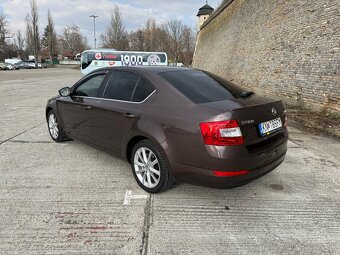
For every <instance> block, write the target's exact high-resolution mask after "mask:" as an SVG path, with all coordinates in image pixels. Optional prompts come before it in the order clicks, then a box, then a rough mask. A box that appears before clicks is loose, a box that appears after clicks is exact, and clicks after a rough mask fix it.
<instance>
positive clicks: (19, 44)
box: [14, 30, 25, 59]
mask: <svg viewBox="0 0 340 255" xmlns="http://www.w3.org/2000/svg"><path fill="white" fill-rule="evenodd" d="M14 45H15V48H16V50H17V52H18V55H19V56H20V58H21V59H23V58H24V47H25V38H24V36H23V34H22V33H21V30H18V31H17V32H16V34H15V37H14Z"/></svg>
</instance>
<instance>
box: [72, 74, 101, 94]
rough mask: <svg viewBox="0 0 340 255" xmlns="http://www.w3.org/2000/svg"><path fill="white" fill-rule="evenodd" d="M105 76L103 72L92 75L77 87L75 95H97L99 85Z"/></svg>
mask: <svg viewBox="0 0 340 255" xmlns="http://www.w3.org/2000/svg"><path fill="white" fill-rule="evenodd" d="M104 78H105V74H100V75H97V76H95V77H92V78H90V79H88V80H87V81H85V82H84V83H82V84H81V85H80V86H78V87H77V89H76V91H75V93H74V94H75V95H76V96H85V97H97V96H98V91H99V88H100V85H101V84H102V82H103V80H104Z"/></svg>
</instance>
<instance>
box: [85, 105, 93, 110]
mask: <svg viewBox="0 0 340 255" xmlns="http://www.w3.org/2000/svg"><path fill="white" fill-rule="evenodd" d="M83 108H84V109H85V110H90V109H91V108H92V107H91V106H89V105H87V106H84V107H83Z"/></svg>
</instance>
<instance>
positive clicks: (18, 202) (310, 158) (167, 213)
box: [0, 68, 340, 254]
mask: <svg viewBox="0 0 340 255" xmlns="http://www.w3.org/2000/svg"><path fill="white" fill-rule="evenodd" d="M80 77H81V75H80V73H79V71H77V70H71V69H61V68H55V69H43V70H19V71H8V72H0V106H1V109H2V110H1V112H0V254H280V253H281V254H340V156H339V151H340V144H339V142H338V141H336V140H333V139H329V138H324V137H316V136H312V135H309V134H306V133H304V132H301V131H299V130H297V129H294V128H290V141H289V150H288V154H287V157H286V159H285V161H284V163H283V164H282V165H281V166H279V167H278V168H277V169H276V170H274V171H273V172H271V173H270V174H268V175H266V176H264V177H262V178H260V179H258V180H256V181H254V182H252V183H250V184H248V185H246V186H243V187H239V188H235V189H229V190H219V189H210V188H204V187H199V186H192V185H187V184H177V185H175V186H174V188H172V189H171V190H169V191H167V192H164V193H161V194H157V195H149V194H146V193H145V192H144V191H142V190H141V189H140V188H139V187H138V185H137V184H136V183H135V181H134V179H133V175H132V173H131V169H130V166H129V164H128V163H126V162H124V161H122V160H119V159H117V158H115V157H113V156H111V155H109V154H106V153H104V152H102V151H98V150H96V149H93V148H91V147H89V146H87V145H84V144H82V143H80V142H77V141H69V142H65V143H61V144H57V143H54V142H53V141H52V140H51V139H50V137H49V134H48V131H47V126H46V123H45V116H44V110H45V104H46V101H47V99H48V98H50V97H52V96H54V95H56V94H57V90H58V89H59V88H61V87H63V86H66V85H72V84H73V83H74V82H75V81H76V80H78V79H79V78H80Z"/></svg>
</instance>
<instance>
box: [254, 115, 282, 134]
mask: <svg viewBox="0 0 340 255" xmlns="http://www.w3.org/2000/svg"><path fill="white" fill-rule="evenodd" d="M258 127H259V131H260V135H261V136H265V135H270V133H271V132H272V131H275V130H278V129H280V128H281V127H282V122H281V119H280V118H276V119H273V120H269V121H266V122H262V123H260V124H259V125H258Z"/></svg>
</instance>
